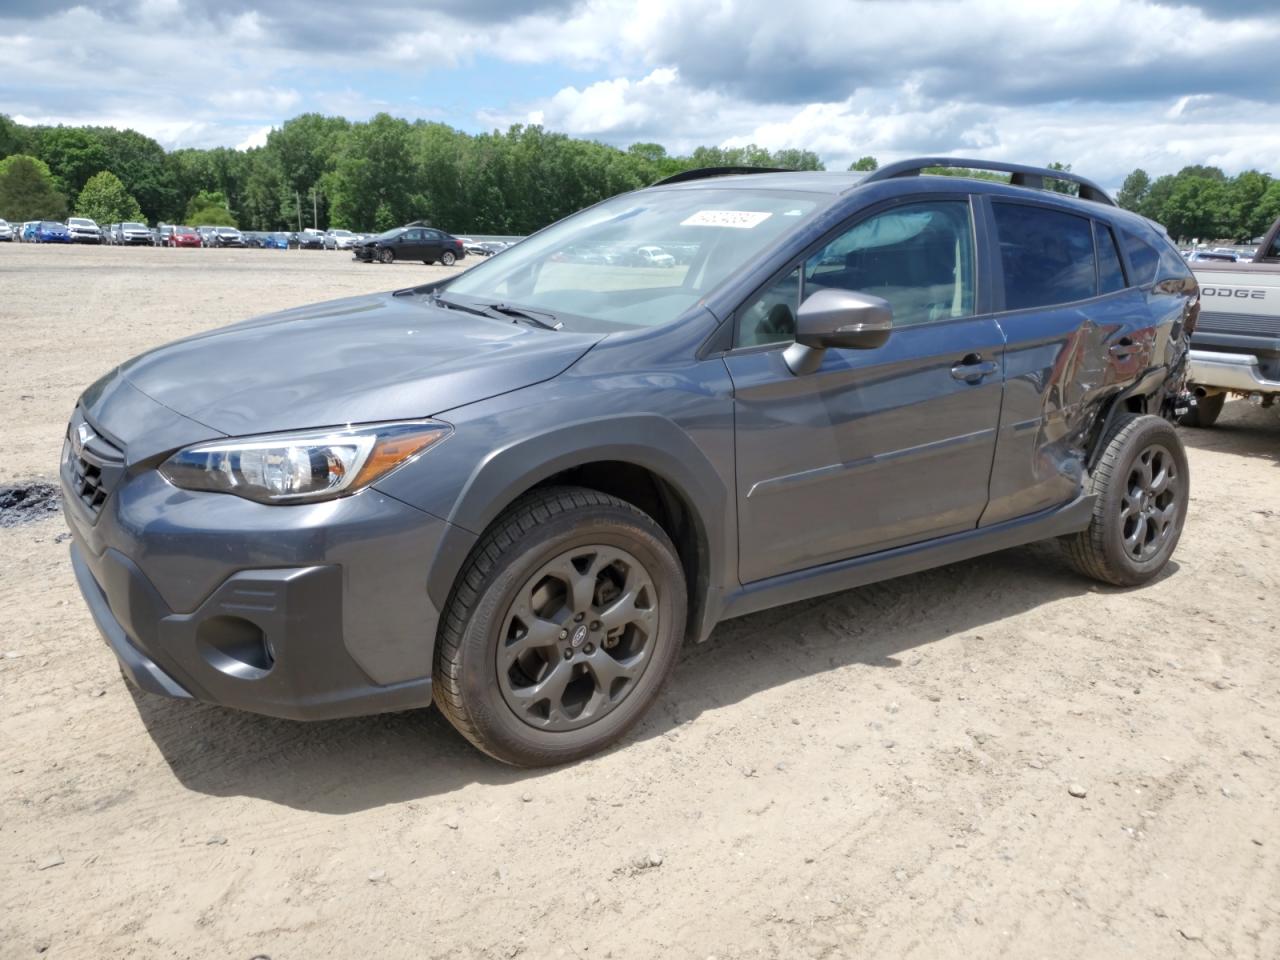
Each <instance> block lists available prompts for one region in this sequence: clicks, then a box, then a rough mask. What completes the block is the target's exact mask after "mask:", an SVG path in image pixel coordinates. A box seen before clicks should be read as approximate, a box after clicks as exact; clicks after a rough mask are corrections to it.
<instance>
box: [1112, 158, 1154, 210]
mask: <svg viewBox="0 0 1280 960" xmlns="http://www.w3.org/2000/svg"><path fill="white" fill-rule="evenodd" d="M1150 189H1151V178H1150V177H1149V176H1147V171H1145V170H1143V169H1142V168H1141V167H1139V168H1138V169H1136V170H1134V171H1133V173H1131V174H1129V175H1128V176H1127V177H1125V178H1124V183H1123V184H1122V185H1121V187H1120V192H1119V193H1117V194H1116V203H1117V204H1118V205H1120V206H1122V207H1124V208H1125V209H1126V210H1140V209H1142V201H1143V200H1145V199H1146V196H1147V192H1148V191H1149V190H1150Z"/></svg>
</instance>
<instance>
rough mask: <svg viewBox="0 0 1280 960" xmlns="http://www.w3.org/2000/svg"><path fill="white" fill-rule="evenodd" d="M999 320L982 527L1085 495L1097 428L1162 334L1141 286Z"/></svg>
mask: <svg viewBox="0 0 1280 960" xmlns="http://www.w3.org/2000/svg"><path fill="white" fill-rule="evenodd" d="M999 319H1000V324H1001V326H1002V327H1003V329H1004V331H1005V335H1006V337H1007V340H1008V344H1007V346H1006V352H1005V372H1006V373H1005V375H1006V381H1005V395H1004V403H1003V409H1002V411H1001V417H1000V430H999V436H998V438H997V442H996V454H995V461H994V463H993V465H992V471H991V501H990V503H989V505H988V506H987V509H986V511H985V512H984V513H983V516H982V523H981V525H982V526H988V525H990V524H993V523H999V522H1001V521H1003V520H1007V519H1010V518H1012V517H1019V516H1025V515H1027V514H1030V513H1034V512H1036V511H1038V510H1044V509H1046V508H1049V507H1053V506H1057V505H1059V504H1062V503H1066V502H1068V501H1070V500H1072V499H1074V498H1075V497H1076V496H1078V495H1079V493H1080V490H1081V488H1082V485H1083V482H1084V477H1085V469H1086V467H1085V464H1086V459H1087V456H1088V450H1087V447H1086V444H1087V440H1088V437H1089V433H1090V430H1091V429H1092V428H1093V426H1094V424H1095V423H1096V422H1097V420H1098V417H1099V416H1100V415H1101V413H1102V411H1103V410H1104V409H1105V406H1106V402H1107V400H1108V399H1109V398H1110V397H1112V396H1113V395H1115V394H1116V393H1118V392H1119V391H1120V390H1122V389H1124V388H1125V387H1127V386H1128V385H1129V384H1131V383H1133V382H1134V381H1135V380H1137V379H1138V376H1139V375H1140V374H1141V373H1142V372H1143V371H1145V370H1147V369H1148V368H1149V367H1150V366H1151V363H1152V359H1153V357H1154V355H1155V353H1156V342H1157V331H1156V328H1155V327H1154V326H1153V325H1152V324H1151V322H1150V313H1149V311H1148V309H1147V303H1146V296H1145V295H1144V294H1143V292H1142V291H1140V290H1129V291H1126V292H1124V293H1122V294H1119V295H1117V296H1113V297H1106V298H1102V299H1099V300H1094V301H1089V302H1086V303H1083V304H1076V305H1073V306H1066V307H1061V308H1058V309H1049V310H1038V311H1028V312H1025V313H1018V314H1006V315H1005V316H1002V317H1000V318H999Z"/></svg>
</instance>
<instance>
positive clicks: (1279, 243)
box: [1263, 232, 1280, 258]
mask: <svg viewBox="0 0 1280 960" xmlns="http://www.w3.org/2000/svg"><path fill="white" fill-rule="evenodd" d="M1263 256H1264V257H1277V258H1280V232H1277V233H1276V235H1275V239H1274V240H1272V241H1271V249H1269V250H1268V251H1267V252H1266V253H1264V254H1263Z"/></svg>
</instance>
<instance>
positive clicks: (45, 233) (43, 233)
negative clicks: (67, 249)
mask: <svg viewBox="0 0 1280 960" xmlns="http://www.w3.org/2000/svg"><path fill="white" fill-rule="evenodd" d="M33 239H34V240H35V242H36V243H74V242H75V241H74V240H73V239H72V238H71V231H70V230H68V229H67V225H66V224H65V223H58V222H56V221H54V220H41V221H40V222H39V223H38V224H36V229H35V237H34V238H33Z"/></svg>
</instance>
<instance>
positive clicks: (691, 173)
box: [650, 167, 795, 187]
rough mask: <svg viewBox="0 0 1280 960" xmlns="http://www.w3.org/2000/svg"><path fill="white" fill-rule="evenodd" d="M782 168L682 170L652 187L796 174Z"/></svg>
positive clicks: (701, 168) (653, 184) (704, 168)
mask: <svg viewBox="0 0 1280 960" xmlns="http://www.w3.org/2000/svg"><path fill="white" fill-rule="evenodd" d="M794 172H795V171H794V170H785V169H783V168H782V167H698V168H697V169H696V170H681V171H680V172H679V173H673V174H672V175H671V176H669V177H663V178H662V179H661V180H658V181H656V182H654V183H652V184H650V186H654V187H666V186H670V185H671V184H673V183H685V182H686V181H689V180H708V179H710V178H711V177H733V176H737V175H738V174H741V173H794Z"/></svg>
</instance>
